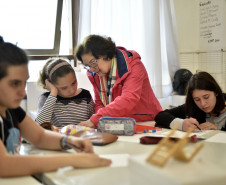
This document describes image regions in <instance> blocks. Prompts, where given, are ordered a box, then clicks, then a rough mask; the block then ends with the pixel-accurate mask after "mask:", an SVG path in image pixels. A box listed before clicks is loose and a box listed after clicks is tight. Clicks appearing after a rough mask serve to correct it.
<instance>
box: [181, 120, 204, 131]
mask: <svg viewBox="0 0 226 185" xmlns="http://www.w3.org/2000/svg"><path fill="white" fill-rule="evenodd" d="M195 125H197V126H200V125H199V122H198V121H197V120H196V119H194V118H186V119H185V120H184V122H183V126H182V130H183V131H184V132H187V131H188V130H189V129H190V128H192V129H197V127H196V126H195Z"/></svg>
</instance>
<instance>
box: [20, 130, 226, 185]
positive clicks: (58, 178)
mask: <svg viewBox="0 0 226 185" xmlns="http://www.w3.org/2000/svg"><path fill="white" fill-rule="evenodd" d="M165 131H167V129H163V130H162V131H157V133H156V134H158V132H165ZM219 133H220V134H221V136H220V139H219V137H218V139H215V140H214V139H213V140H212V141H211V140H210V141H209V142H208V140H209V139H211V138H212V137H210V138H209V139H207V140H202V141H200V142H204V147H203V148H202V149H201V151H200V152H199V153H198V154H197V155H196V156H195V157H194V159H192V161H190V162H188V163H186V162H181V161H178V160H176V159H170V160H169V161H168V162H167V163H166V165H165V166H163V167H158V166H155V165H153V164H150V163H147V162H146V158H147V156H149V155H150V153H151V152H152V151H153V150H154V149H155V147H156V145H142V144H140V143H139V142H140V137H142V136H147V135H153V133H143V134H135V135H134V136H119V139H118V141H116V142H114V143H111V144H108V145H105V146H94V151H95V152H96V153H97V154H99V155H100V156H102V157H106V158H109V159H112V165H111V166H110V167H101V168H92V169H74V168H72V167H65V168H61V169H58V170H57V171H54V172H47V173H42V174H37V175H36V177H37V178H38V179H40V181H41V182H43V183H44V184H47V185H64V184H65V185H72V184H73V185H74V184H79V185H90V184H92V185H106V184H108V185H137V184H142V185H145V184H175V185H177V184H178V185H179V184H192V185H193V184H218V185H220V184H225V182H226V171H225V169H226V160H225V156H226V140H224V142H218V141H221V138H225V137H226V133H225V132H220V131H219ZM154 134H155V133H154ZM217 135H218V134H216V135H215V136H217ZM215 136H213V137H215ZM216 138H217V137H216ZM200 142H198V143H196V144H199V143H200ZM22 151H23V152H22V153H23V155H27V154H28V155H51V154H54V155H55V154H61V153H63V152H59V151H58V152H54V151H45V150H39V149H37V148H34V147H32V146H29V145H27V146H26V145H24V146H23V148H22ZM68 152H72V153H73V152H74V151H73V150H68ZM215 182H216V183H215Z"/></svg>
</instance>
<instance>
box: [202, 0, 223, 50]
mask: <svg viewBox="0 0 226 185" xmlns="http://www.w3.org/2000/svg"><path fill="white" fill-rule="evenodd" d="M223 6H225V2H224V0H199V19H200V27H199V30H200V37H199V43H200V50H204V51H205V50H206V51H216V50H220V49H222V48H223V27H224V25H223V23H224V22H223Z"/></svg>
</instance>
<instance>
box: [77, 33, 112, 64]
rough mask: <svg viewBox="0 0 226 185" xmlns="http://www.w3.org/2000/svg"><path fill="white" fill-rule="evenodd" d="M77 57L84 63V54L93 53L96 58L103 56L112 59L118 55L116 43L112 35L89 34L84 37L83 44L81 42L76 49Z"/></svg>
mask: <svg viewBox="0 0 226 185" xmlns="http://www.w3.org/2000/svg"><path fill="white" fill-rule="evenodd" d="M75 53H76V57H77V59H78V60H80V61H81V62H82V63H83V61H82V55H84V54H88V53H91V54H92V55H93V56H94V57H95V58H96V59H98V58H100V57H101V56H102V57H104V59H106V60H108V59H112V58H113V57H114V56H115V55H116V45H115V43H114V42H113V41H112V39H111V37H105V36H100V35H89V36H88V37H86V38H85V39H84V42H83V44H80V45H79V46H78V47H76V49H75Z"/></svg>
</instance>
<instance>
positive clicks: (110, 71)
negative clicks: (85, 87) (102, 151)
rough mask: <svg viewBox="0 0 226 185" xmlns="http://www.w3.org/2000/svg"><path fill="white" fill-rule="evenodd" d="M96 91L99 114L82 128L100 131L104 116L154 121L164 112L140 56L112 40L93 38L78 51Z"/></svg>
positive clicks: (83, 123)
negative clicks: (100, 120)
mask: <svg viewBox="0 0 226 185" xmlns="http://www.w3.org/2000/svg"><path fill="white" fill-rule="evenodd" d="M76 57H77V59H78V60H80V61H81V62H82V63H83V64H84V65H85V66H86V67H85V68H86V69H88V71H87V75H88V77H89V80H90V81H91V83H92V85H93V89H94V94H95V97H94V100H95V114H93V116H92V117H91V118H90V119H89V120H87V121H84V122H81V123H80V125H84V126H88V127H92V128H96V127H97V123H98V121H99V119H100V118H101V117H102V116H111V117H130V118H134V119H135V120H136V121H149V120H154V118H155V116H156V115H157V114H158V113H159V112H160V111H162V107H161V105H160V103H159V102H158V100H157V98H156V97H155V94H154V92H153V90H152V88H151V84H150V81H149V78H148V74H147V71H146V69H145V67H144V65H143V63H142V62H141V57H140V55H139V54H138V53H137V52H135V51H133V50H126V49H125V48H123V47H116V45H115V43H114V42H113V41H112V39H111V38H110V37H103V36H99V35H89V36H88V37H86V38H85V40H84V42H83V44H81V45H79V46H78V47H77V48H76Z"/></svg>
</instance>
